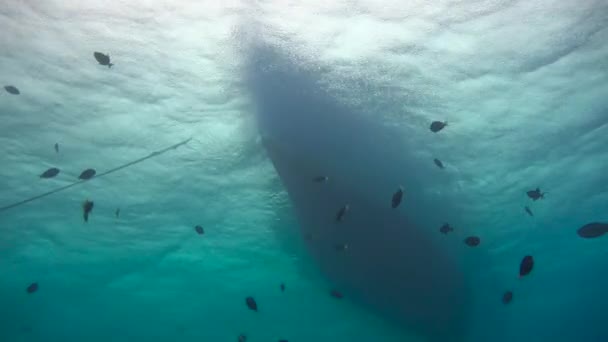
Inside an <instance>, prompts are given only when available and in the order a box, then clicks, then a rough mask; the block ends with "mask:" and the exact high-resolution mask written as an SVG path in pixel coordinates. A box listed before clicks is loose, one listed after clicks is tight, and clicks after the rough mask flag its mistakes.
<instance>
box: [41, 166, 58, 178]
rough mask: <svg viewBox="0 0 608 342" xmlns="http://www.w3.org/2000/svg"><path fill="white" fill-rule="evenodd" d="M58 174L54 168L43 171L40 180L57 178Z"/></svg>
mask: <svg viewBox="0 0 608 342" xmlns="http://www.w3.org/2000/svg"><path fill="white" fill-rule="evenodd" d="M58 174H59V169H58V168H56V167H52V168H50V169H48V170H46V171H44V172H43V173H42V174H41V175H40V178H53V177H55V176H57V175H58Z"/></svg>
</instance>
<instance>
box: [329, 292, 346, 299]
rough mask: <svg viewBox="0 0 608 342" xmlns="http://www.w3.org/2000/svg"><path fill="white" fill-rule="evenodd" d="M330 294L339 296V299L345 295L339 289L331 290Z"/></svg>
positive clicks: (335, 296)
mask: <svg viewBox="0 0 608 342" xmlns="http://www.w3.org/2000/svg"><path fill="white" fill-rule="evenodd" d="M329 294H330V295H331V296H332V297H334V298H337V299H342V297H343V296H342V293H340V292H339V291H338V290H331V291H330V292H329Z"/></svg>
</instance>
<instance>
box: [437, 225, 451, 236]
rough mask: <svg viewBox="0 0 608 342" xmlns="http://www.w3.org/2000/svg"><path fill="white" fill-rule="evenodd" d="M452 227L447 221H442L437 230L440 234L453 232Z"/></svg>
mask: <svg viewBox="0 0 608 342" xmlns="http://www.w3.org/2000/svg"><path fill="white" fill-rule="evenodd" d="M453 231H454V228H452V227H451V226H450V225H449V224H448V223H444V224H443V226H441V228H439V232H440V233H441V234H445V235H447V234H448V233H449V232H453Z"/></svg>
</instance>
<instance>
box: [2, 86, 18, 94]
mask: <svg viewBox="0 0 608 342" xmlns="http://www.w3.org/2000/svg"><path fill="white" fill-rule="evenodd" d="M4 90H6V92H8V93H9V94H12V95H19V94H21V92H20V91H19V89H17V87H15V86H12V85H7V86H4Z"/></svg>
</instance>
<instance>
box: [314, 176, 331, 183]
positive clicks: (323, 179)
mask: <svg viewBox="0 0 608 342" xmlns="http://www.w3.org/2000/svg"><path fill="white" fill-rule="evenodd" d="M328 180H329V177H327V176H317V177H315V178H313V179H312V181H313V182H315V183H324V182H327V181H328Z"/></svg>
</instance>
